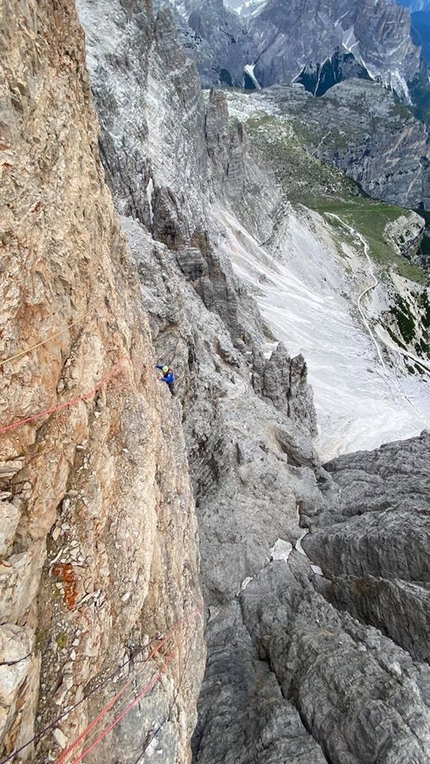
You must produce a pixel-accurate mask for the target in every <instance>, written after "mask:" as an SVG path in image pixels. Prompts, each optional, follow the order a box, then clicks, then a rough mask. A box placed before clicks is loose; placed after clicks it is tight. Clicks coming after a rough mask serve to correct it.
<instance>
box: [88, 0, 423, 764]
mask: <svg viewBox="0 0 430 764" xmlns="http://www.w3.org/2000/svg"><path fill="white" fill-rule="evenodd" d="M80 8H81V17H82V19H83V21H84V23H85V26H86V35H87V41H88V50H89V62H90V66H91V62H97V63H96V64H95V65H94V68H92V77H93V88H94V92H95V97H96V102H97V103H98V104H103V102H104V101H105V99H106V97H107V93H105V89H104V88H105V84H104V83H105V78H106V76H107V75H106V73H104V74H103V75H102V73H103V72H104V70H105V69H108V70H109V75H108V81H109V82H110V86H109V92H111V93H112V92H115V93H117V94H118V93H119V94H120V93H121V87H122V86H121V76H122V72H121V67H117V66H116V64H115V61H114V60H113V59H112V57H108V56H106V54H105V49H106V41H105V40H104V38H103V33H102V32H103V24H104V21H103V19H104V18H105V17H106V11H105V7H104V6H103V5H102V3H100V4H97V3H90V2H89V0H86V2H85V3H84V2H81V3H80ZM111 10H112V16H109V18H110V21H109V23H113V22H115V25H116V27H115V39H116V44H117V45H118V46H119V47H122V46H124V48H126V47H127V43H126V41H127V35H129V34H130V33H132V30H131V29H130V28H129V25H128V24H126V23H125V22H124V17H123V15H124V14H125V9H124V8H123V7H122V6H120V4H119V3H118V4H116V5H115V6H113V7H112V9H111ZM129 21H130V26H132V23H131V22H132V21H133V18H131V19H129ZM169 24H171V22H170V21H169V18H168V16H167V15H166V14H165V13H164V12H163V13H162V14H160V16H159V17H158V19H157V20H156V23H155V31H154V37H153V38H152V42H151V46H150V52H149V55H148V71H147V72H146V73H145V77H142V89H141V90H139V91H135V93H134V96H135V98H136V102H138V103H142V104H144V106H145V108H142V111H141V114H140V116H141V119H142V120H143V122H142V129H141V135H142V142H141V144H139V153H140V154H141V157H142V161H145V162H146V165H147V167H148V168H149V177H148V186H147V188H148V195H147V196H146V198H145V197H144V195H142V197H141V198H142V200H143V201H142V204H143V207H142V209H140V208H136V209H135V210H134V211H133V208H132V205H131V204H130V197H131V195H132V189H133V179H132V178H128V177H127V175H125V176H123V177H122V179H121V183H122V186H121V189H120V190H119V191H116V192H115V198H116V203H117V205H118V208H119V209H121V210H128V212H127V214H125V215H123V217H122V223H123V227H124V230H125V232H126V235H127V238H128V241H129V244H130V247H131V249H132V252H133V255H134V258H135V261H136V263H137V268H138V272H139V275H140V279H141V297H142V301H143V305H144V307H145V308H146V310H147V311H148V314H149V320H150V327H151V334H152V338H153V342H154V344H155V347H156V352H157V358H158V359H159V360H163V361H166V362H168V363H171V364H173V366H174V368H175V370H176V372H177V377H178V384H177V390H178V398H179V400H180V403H181V406H182V421H183V427H184V432H185V437H186V444H187V451H188V458H189V464H190V471H191V476H192V482H193V488H194V494H195V497H196V502H197V507H198V518H199V528H200V541H201V558H202V563H201V570H202V583H203V588H204V593H205V601H206V605H207V608H208V610H207V612H208V625H207V631H206V638H207V643H208V663H207V671H206V677H205V680H204V683H203V688H202V693H201V697H200V703H199V710H200V714H199V722H198V725H197V728H196V731H195V734H194V739H193V749H194V760H195V761H196V762H200V761H201V762H205V764H210V763H211V762H214V763H215V762H219V761H226V762H235V763H236V762H241V763H242V762H243V763H245V762H255V761H261V762H264V763H265V764H277V763H278V764H281V762H282V764H287V763H288V764H293V762H297V763H298V762H299V761H300V762H306V763H308V764H320V763H321V764H322V762H328V761H330V762H335V764H345V763H346V762H348V763H349V764H369V762H370V761H375V762H376V760H377V759H378V761H381V762H385V763H386V764H393V762H395V764H404V761H405V758H404V757H406V759H407V760H411V761H416V762H418V764H424V763H425V762H426V761H427V760H428V752H429V743H430V739H429V730H430V726H429V725H430V714H429V694H428V687H429V682H430V674H429V671H428V668H426V667H425V666H421V665H420V664H419V663H418V662H414V659H413V658H412V657H411V655H410V654H409V653H408V652H406V651H405V650H404V649H403V648H402V647H401V646H399V645H396V644H395V643H394V642H393V641H392V640H391V639H390V638H389V636H385V635H383V634H381V632H380V631H378V630H377V629H376V628H373V627H371V626H368V625H365V624H361V623H360V622H359V621H358V620H356V619H354V617H353V616H352V615H350V614H349V613H347V612H343V609H344V606H343V609H342V610H338V608H337V607H336V606H335V605H336V604H337V603H336V602H335V599H334V595H333V594H332V588H333V587H332V584H331V582H330V580H329V578H326V577H324V576H321V575H320V574H321V571H320V570H319V568H318V567H317V566H316V565H315V564H314V565H312V563H311V561H310V560H309V559H308V558H307V557H306V556H305V555H304V552H303V548H302V545H301V543H300V539H301V538H302V537H303V533H304V532H303V531H302V529H301V527H300V518H302V523H303V522H306V523H307V524H309V525H311V524H312V525H315V526H316V530H315V532H314V533H313V534H312V536H311V537H310V538H311V539H312V540H313V538H314V535H316V534H318V533H322V532H323V530H324V528H325V526H326V525H327V524H328V523H331V522H332V521H333V518H337V517H338V515H339V507H338V503H337V502H338V492H337V489H336V486H335V484H334V483H333V480H332V478H331V477H330V474H329V473H328V472H327V471H326V470H324V469H323V468H322V467H321V465H320V463H319V460H318V457H317V455H316V453H315V451H314V449H313V447H312V444H311V442H310V438H309V433H310V431H311V430H312V428H313V426H314V414H313V408H312V406H311V403H310V397H309V391H308V390H307V389H306V386H305V366H304V362H303V359H302V358H300V357H298V358H297V359H289V355H288V352H287V350H286V349H285V348H283V347H282V346H279V345H277V344H276V347H274V344H275V343H273V342H272V345H271V350H272V353H271V354H270V353H268V352H267V336H265V334H264V326H263V324H262V322H261V319H260V317H259V315H258V311H257V310H256V306H255V303H254V301H253V299H252V297H251V296H250V295H249V294H247V293H246V290H245V289H244V287H243V285H242V284H241V283H240V282H239V281H238V280H237V279H236V278H234V277H233V274H232V271H231V266H230V265H229V263H228V261H227V260H226V257H225V254H224V251H223V240H224V237H225V231H224V229H223V227H222V221H223V219H224V217H225V216H226V215H228V214H229V213H230V212H231V211H235V212H236V213H237V214H239V212H240V215H241V217H240V220H241V221H243V223H245V221H246V223H247V224H249V225H250V226H252V225H253V226H254V227H255V228H258V224H259V222H260V220H261V229H260V231H259V233H260V236H261V238H263V237H268V236H270V234H271V231H272V224H271V222H270V216H269V215H268V210H269V209H273V207H274V206H275V205H276V200H277V199H278V198H279V197H278V196H277V191H276V188H273V184H272V187H271V188H270V190H269V186H270V180H271V179H268V178H267V177H266V178H265V180H264V179H263V175H262V173H261V172H260V171H259V169H258V168H257V167H256V166H255V164H253V163H252V162H251V160H250V158H249V156H248V154H247V143H246V136H244V135H243V134H242V133H241V132H240V130H239V131H238V129H237V128H235V129H234V130H232V131H230V130H229V129H228V126H227V123H226V109H225V102H224V99H223V98H222V96H220V95H219V94H211V96H210V97H209V100H208V103H207V104H206V108H205V105H204V103H203V101H202V100H201V98H200V96H199V94H198V91H197V86H196V85H195V82H196V73H195V72H193V70H192V69H191V68H190V66H189V64H187V62H186V60H185V58H184V57H183V56H182V54H181V52H180V50H179V48H175V47H174V45H173V44H172V35H171V33H168V32H167V30H168V29H169V28H170V29H171V27H169ZM105 29H107V27H105ZM164 30H165V31H164ZM110 33H111V32H109V34H110ZM115 83H116V87H114V85H115ZM145 83H146V88H145ZM148 93H149V94H154V93H157V99H156V100H155V98H153V97H152V98H151V97H149V95H148ZM100 108H102V107H100ZM114 108H116V107H115V106H114ZM172 108H173V110H174V119H175V123H176V124H183V125H185V126H186V133H185V135H182V133H179V134H178V133H177V132H176V131H175V129H174V125H173V117H172ZM202 117H203V119H202ZM118 129H119V128H118ZM116 130H117V127H116V124H115V122H114V121H111V122H110V124H107V123H106V122H105V123H104V124H103V131H102V136H101V142H102V146H103V156H104V160H105V162H106V163H107V167H108V174H109V176H110V177H113V178H114V177H115V175H116V174H117V173H120V171H121V168H122V167H123V166H124V159H125V158H124V155H123V154H124V148H123V146H127V145H128V144H127V141H128V138H127V134H126V132H125V133H124V134H123V136H122V138H121V140H120V139H119V136H118V135H117V132H116ZM121 130H122V127H121ZM181 136H182V137H181ZM108 146H109V147H111V148H110V149H109V150H108V148H107V147H108ZM257 187H258V188H259V190H260V192H261V196H258V197H257V201H256V199H255V197H256V188H257ZM234 188H235V189H236V190H237V191H236V195H235V194H234V193H233V191H232V189H234ZM238 195H239V198H238ZM262 199H264V203H262V201H261V200H262ZM238 210H239V211H238ZM257 210H258V211H257ZM151 216H153V217H151ZM148 219H149V220H150V225H145V224H144V221H145V220H148ZM257 221H258V223H257ZM320 526H321V529H320ZM304 543H307V544H310V541H308V542H304ZM314 562H317V557H316V555H315V561H314ZM321 656H323V657H322V658H321ZM387 729H388V730H389V732H388V733H387ZM173 760H174V759H172V761H173ZM166 761H170V759H168V758H167V759H166Z"/></svg>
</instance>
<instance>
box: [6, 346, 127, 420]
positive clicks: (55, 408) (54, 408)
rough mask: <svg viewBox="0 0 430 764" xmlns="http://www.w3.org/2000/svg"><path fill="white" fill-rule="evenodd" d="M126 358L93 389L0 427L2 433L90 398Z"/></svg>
mask: <svg viewBox="0 0 430 764" xmlns="http://www.w3.org/2000/svg"><path fill="white" fill-rule="evenodd" d="M123 360H124V359H122V358H121V359H120V360H119V361H118V362H117V363H116V364H115V366H114V367H113V369H112V370H111V371H110V372H109V374H106V376H105V377H103V379H101V380H100V382H98V383H97V385H96V386H95V387H93V389H92V390H89V392H87V393H82V395H78V396H77V397H76V398H72V400H71V401H65V402H64V403H60V404H58V405H57V406H51V408H49V409H45V411H41V412H39V414H33V415H32V416H28V417H26V418H25V419H20V420H19V421H18V422H13V423H12V424H8V425H6V426H5V427H0V434H1V433H3V432H9V430H15V429H16V428H17V427H22V425H24V424H28V423H29V422H34V421H35V420H36V419H41V418H42V417H44V416H47V415H48V414H54V413H55V412H56V411H62V410H63V409H66V408H68V407H69V406H74V405H75V404H76V403H79V401H86V400H88V398H91V396H92V395H94V393H96V392H97V390H100V388H101V387H103V385H104V384H106V383H107V382H109V380H110V379H111V377H113V376H114V374H116V372H117V371H118V368H119V367H120V366H121V364H122V363H123Z"/></svg>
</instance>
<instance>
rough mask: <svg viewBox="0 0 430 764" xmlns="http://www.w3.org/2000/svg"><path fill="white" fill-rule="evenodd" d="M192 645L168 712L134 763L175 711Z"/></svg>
mask: <svg viewBox="0 0 430 764" xmlns="http://www.w3.org/2000/svg"><path fill="white" fill-rule="evenodd" d="M191 647H192V642H191V640H190V641H189V643H188V649H187V653H186V656H185V660H184V665H183V669H182V672H181V675H180V678H179V682H178V686H177V688H176V692H175V694H174V695H173V698H172V700H171V702H170V704H169V707H168V709H167V714H166V715H165V717H164V719H163V720H162V721H161V722H160V724H159V725H158V727H156V728H155V729H154V730H153V731H152V734H151V735H150V736H149V737H148V738H147V739H146V741H145V746H144V748H143V750H142V751H141V752H140V753H139V756H138V757H137V759H136V761H135V762H134V764H139V761H140V760H141V759H142V756H143V755H144V754H145V751H146V750H147V748H148V747H149V745H150V744H151V743H152V741H153V740H154V739H155V738H156V737H157V735H158V733H159V732H160V730H162V729H163V727H164V725H165V724H167V722H168V721H169V719H170V715H171V713H172V711H173V709H174V707H175V703H176V701H177V699H178V696H179V693H180V691H181V687H182V683H183V681H184V678H185V673H186V671H187V668H188V662H189V660H190V656H191Z"/></svg>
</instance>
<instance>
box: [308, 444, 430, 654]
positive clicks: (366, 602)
mask: <svg viewBox="0 0 430 764" xmlns="http://www.w3.org/2000/svg"><path fill="white" fill-rule="evenodd" d="M429 446H430V436H429V435H428V433H423V434H422V435H421V436H420V437H419V438H413V439H412V440H410V441H405V442H403V443H402V442H397V443H390V444H388V445H386V446H383V447H382V448H380V449H378V450H377V451H370V452H364V451H363V452H360V453H357V454H354V455H351V456H349V457H348V456H345V457H340V458H339V459H337V460H336V461H334V462H330V463H329V464H327V465H326V469H327V470H328V471H329V472H330V473H331V474H332V475H333V478H334V481H335V487H338V496H337V498H336V501H335V502H334V503H333V504H332V505H331V506H330V512H329V513H328V514H324V513H323V515H321V517H319V518H318V524H321V525H323V526H324V527H322V528H321V529H320V530H315V531H314V532H313V533H312V534H311V535H309V536H307V537H306V542H305V544H304V545H305V548H306V550H307V552H308V553H309V554H310V556H312V559H314V560H315V561H316V562H317V563H318V565H320V567H321V568H322V570H323V571H324V573H325V575H326V576H327V577H328V578H329V579H330V580H331V587H330V589H327V595H328V596H329V598H330V599H331V601H333V602H334V603H335V604H337V606H340V607H341V608H345V609H348V610H349V612H350V613H351V614H352V615H354V616H355V617H356V618H359V619H360V620H365V621H367V622H368V623H371V624H373V625H374V626H377V627H378V628H379V629H381V630H382V631H383V632H384V633H385V634H387V635H388V636H390V637H391V638H392V639H393V640H394V641H395V642H397V643H398V644H400V645H401V646H402V647H403V648H404V649H405V650H408V651H409V652H410V654H411V655H412V656H413V657H414V658H415V659H417V660H421V661H428V660H429V658H430V653H429V648H428V640H427V633H428V629H429V618H430V609H429V592H428V581H429V568H428V560H427V554H426V551H425V550H426V548H427V544H428V539H429V533H430V527H429V521H428V490H429V482H428V453H429ZM330 592H332V594H331V593H330Z"/></svg>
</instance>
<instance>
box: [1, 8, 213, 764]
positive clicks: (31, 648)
mask: <svg viewBox="0 0 430 764" xmlns="http://www.w3.org/2000/svg"><path fill="white" fill-rule="evenodd" d="M1 21H2V27H1V56H0V61H1V64H0V69H1V80H0V81H1V110H0V130H1V140H0V144H1V145H0V149H1V155H0V156H1V159H0V161H1V167H0V169H1V187H2V205H1V212H0V231H1V247H2V259H1V270H2V273H1V283H0V293H1V299H0V355H1V364H0V409H1V419H0V437H1V441H0V491H1V493H0V514H1V522H0V525H1V528H2V531H1V537H0V549H1V555H2V559H1V562H0V566H1V570H0V600H1V621H0V655H1V666H0V741H1V747H0V755H2V756H4V755H7V754H8V753H10V752H11V751H12V750H13V749H15V748H17V747H19V746H21V745H23V744H24V743H25V742H27V740H28V739H30V738H31V737H32V735H33V733H34V732H35V731H36V730H37V729H41V728H42V727H43V726H44V725H45V723H48V722H51V721H52V720H53V719H55V718H56V717H57V716H59V714H60V713H62V712H63V711H64V710H65V709H66V708H67V707H70V706H71V705H73V704H75V703H77V702H79V701H81V700H82V699H83V698H85V697H86V696H87V694H88V693H89V691H90V690H93V689H94V688H95V686H96V685H97V683H98V681H99V679H100V678H101V677H103V678H106V676H107V675H109V674H110V673H112V672H114V671H117V670H118V666H119V664H120V663H123V662H127V661H128V660H129V658H130V656H132V655H134V656H136V655H138V656H139V660H140V661H141V662H142V661H143V660H144V659H145V657H147V656H148V653H149V648H145V645H148V643H151V648H152V649H154V645H156V646H160V644H161V643H160V640H161V638H162V636H163V635H170V634H171V636H169V638H168V640H167V641H166V643H165V645H164V647H163V646H160V647H159V650H158V652H157V654H156V655H155V656H154V658H153V659H152V660H151V661H149V662H148V663H147V664H142V665H141V672H140V674H136V675H135V674H134V673H133V672H134V671H135V670H136V666H137V665H138V659H137V658H135V662H134V663H127V665H126V667H125V668H124V670H123V672H122V673H121V672H120V673H119V674H117V676H116V677H115V682H114V683H113V682H112V681H107V683H106V684H105V686H104V688H103V689H100V690H98V691H97V692H94V693H93V694H91V695H90V696H89V698H88V700H84V701H83V702H82V703H81V704H80V705H79V706H78V707H77V708H76V709H75V710H74V711H72V712H71V713H70V714H68V715H67V716H65V717H64V718H62V719H61V721H59V722H58V723H57V724H56V725H54V729H53V730H51V731H50V732H49V733H48V734H47V735H46V736H44V737H43V738H42V739H41V740H40V742H39V743H38V744H37V745H36V746H35V747H34V746H33V745H30V746H28V747H27V748H25V750H24V751H23V752H22V754H21V758H22V759H23V760H31V761H35V762H38V761H46V760H54V759H56V758H57V756H58V755H59V753H60V751H61V748H63V747H65V746H66V745H67V744H68V743H70V742H71V741H72V740H73V739H74V738H76V736H77V735H78V733H80V732H81V731H82V729H83V728H84V727H85V725H86V724H87V723H88V722H89V720H91V719H92V718H93V717H94V715H95V713H96V710H98V709H99V708H101V707H102V706H103V705H104V703H105V702H106V701H107V700H109V699H110V698H111V697H112V695H113V694H114V692H115V689H118V687H120V686H121V683H122V682H123V681H124V673H127V672H129V671H130V672H131V674H130V677H131V678H133V677H135V676H136V677H140V678H135V679H134V687H135V691H136V692H138V691H139V688H141V687H142V685H143V683H144V682H147V681H149V679H150V677H151V676H152V675H154V674H155V673H156V671H157V670H159V669H160V667H162V663H163V658H162V656H163V655H167V654H169V653H170V657H169V667H166V669H165V670H163V672H162V673H165V677H166V678H165V679H164V680H163V683H162V685H160V683H158V684H157V688H156V691H154V693H153V694H152V695H151V699H150V700H149V701H148V704H147V705H145V703H141V704H139V706H137V707H136V708H135V709H134V711H133V713H130V714H129V715H128V716H127V717H126V719H125V720H124V722H122V723H121V725H120V727H118V728H116V733H115V735H114V736H113V737H112V736H111V737H109V738H107V739H106V741H105V742H102V743H100V747H99V748H96V749H95V750H94V752H93V753H92V754H91V756H90V757H89V758H87V759H86V760H88V761H94V762H95V761H101V760H103V761H114V760H117V759H118V758H121V761H123V762H126V761H127V762H128V761H134V760H135V759H136V755H138V754H141V753H142V751H144V750H145V748H146V746H147V745H148V744H151V737H152V732H153V731H154V730H155V729H157V730H158V732H157V738H156V745H157V746H159V748H160V749H161V750H163V748H165V749H166V757H167V758H166V760H172V761H173V760H175V758H177V760H178V761H179V760H180V761H187V760H188V739H189V735H190V732H191V730H192V728H193V725H194V707H195V692H196V691H197V689H198V684H199V676H200V672H201V668H202V660H203V649H202V642H201V620H202V619H201V611H200V610H196V607H198V606H199V603H200V595H199V581H198V551H197V530H196V524H195V518H194V506H193V498H192V492H191V488H190V483H189V478H188V465H187V458H186V454H185V448H184V442H183V438H182V435H181V427H180V412H179V410H178V406H177V405H176V404H175V402H174V401H173V400H172V399H171V396H170V395H169V392H168V390H167V389H166V388H165V387H164V386H162V385H160V384H159V382H158V381H157V378H156V375H155V371H154V368H153V367H154V361H155V359H154V355H153V350H152V344H151V338H150V334H149V329H148V324H147V321H146V318H145V315H144V314H143V312H142V310H141V308H140V307H139V306H140V292H139V286H138V280H137V275H136V274H135V271H134V266H133V265H132V264H131V263H130V260H129V256H128V253H127V249H126V245H125V241H124V238H123V235H122V233H121V230H120V227H119V223H118V220H117V217H116V214H115V212H114V209H113V205H112V201H111V197H110V192H109V191H108V189H107V186H106V185H105V181H104V171H103V169H102V166H101V163H100V161H99V156H98V128H97V122H96V119H95V115H94V113H93V110H92V107H91V97H90V88H89V82H88V77H87V73H86V69H85V57H84V39H83V33H82V30H81V28H80V26H79V24H78V21H77V16H76V12H75V8H74V5H73V3H72V2H70V1H69V0H56V2H53V3H52V2H48V0H39V1H36V0H5V2H4V3H3V5H2V20H1ZM172 629H173V632H171V630H172ZM154 640H155V642H154ZM136 661H137V663H136ZM166 661H167V658H166ZM148 677H149V679H148ZM39 682H40V687H39ZM173 707H175V708H176V710H177V712H176V713H175V714H174V715H173V716H172V713H171V712H172V709H173ZM36 710H37V724H36V727H35V714H36ZM109 718H111V717H109ZM151 731H152V732H151ZM127 735H129V737H127ZM131 741H132V742H131ZM129 744H130V745H129ZM153 744H154V741H152V745H153ZM103 746H105V748H103ZM82 747H85V744H81V745H80V746H79V747H78V748H76V749H75V753H76V755H77V753H78V752H79V751H80V750H82ZM103 751H104V752H103ZM46 757H47V758H46ZM142 760H145V759H142Z"/></svg>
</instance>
